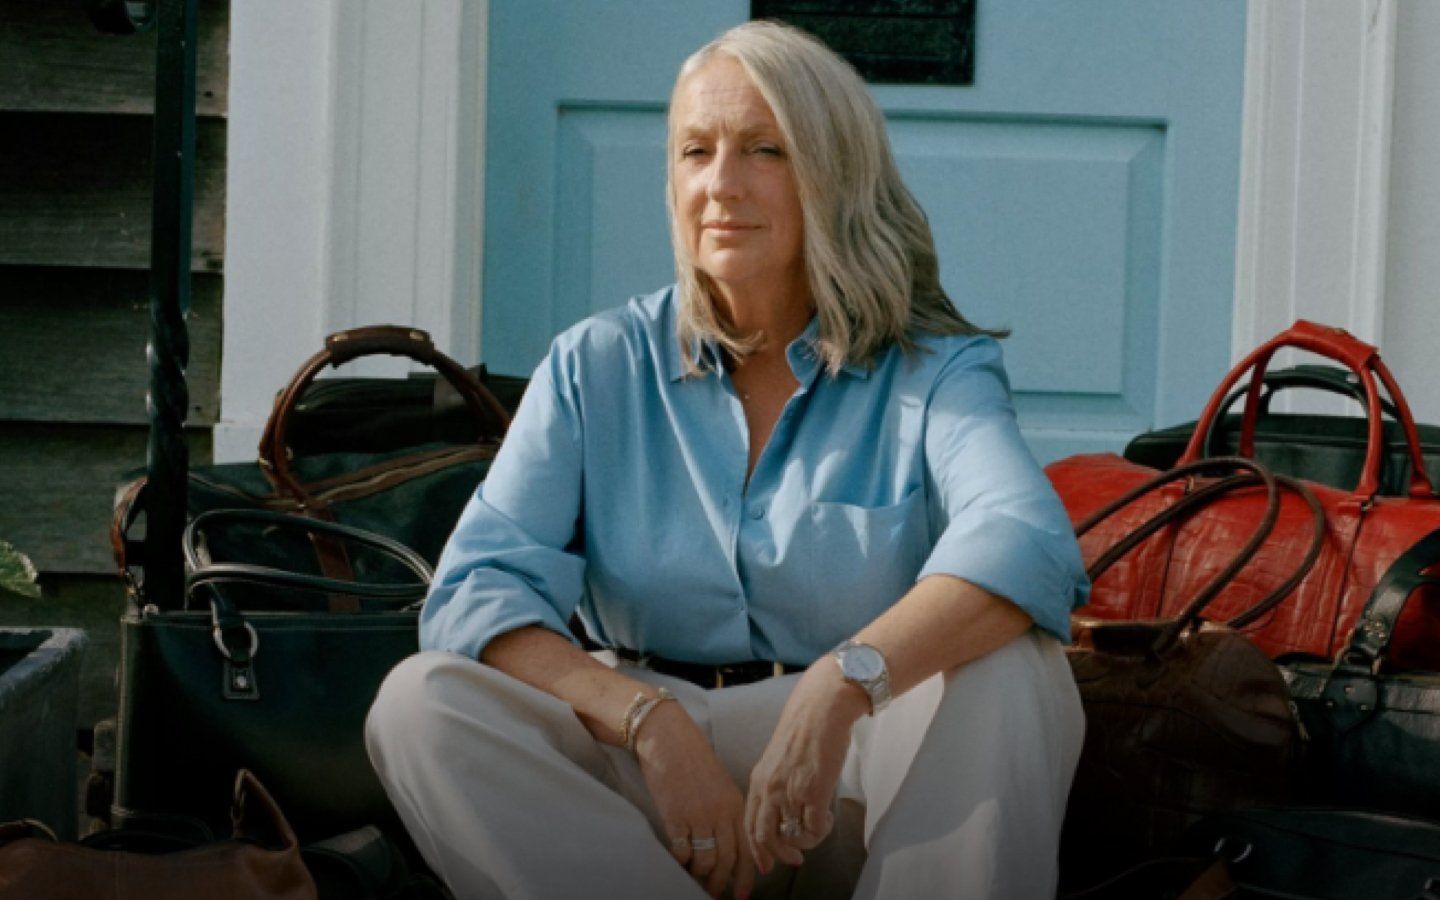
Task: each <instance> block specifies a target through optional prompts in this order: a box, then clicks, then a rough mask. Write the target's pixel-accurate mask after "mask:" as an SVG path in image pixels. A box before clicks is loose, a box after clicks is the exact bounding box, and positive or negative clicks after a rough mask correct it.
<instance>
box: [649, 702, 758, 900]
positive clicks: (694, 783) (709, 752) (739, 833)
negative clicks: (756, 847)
mask: <svg viewBox="0 0 1440 900" xmlns="http://www.w3.org/2000/svg"><path fill="white" fill-rule="evenodd" d="M635 753H636V756H637V757H638V759H639V760H640V773H641V774H642V775H643V776H644V777H645V784H646V786H647V787H648V788H649V789H650V796H651V798H652V799H653V800H654V801H655V808H656V809H657V810H658V811H659V813H660V819H661V821H663V822H664V823H665V833H666V836H667V837H668V839H669V841H670V853H671V855H672V856H674V857H675V859H676V861H678V862H679V863H680V865H682V866H684V867H685V868H686V869H688V870H689V871H690V874H691V875H693V876H695V878H696V880H698V881H699V882H701V883H702V884H703V885H704V886H705V890H706V892H708V893H709V894H710V896H712V897H719V896H720V894H721V892H723V891H724V890H725V886H726V885H727V884H731V885H732V889H731V893H732V894H733V896H734V898H735V900H746V898H748V897H749V896H750V891H751V889H752V888H753V887H754V885H755V868H754V865H753V864H752V863H751V861H750V854H749V853H748V852H747V848H746V840H745V825H744V815H745V798H744V795H743V794H741V793H740V788H739V787H738V786H737V785H736V784H735V782H734V780H733V779H731V777H730V773H729V772H727V771H726V770H725V767H724V765H722V764H721V762H720V760H719V759H718V758H717V757H716V756H715V751H714V749H713V748H712V747H711V746H710V742H709V741H708V740H707V739H706V738H705V735H704V733H703V732H701V731H700V728H699V726H697V725H696V724H695V721H694V720H693V719H691V718H690V716H689V715H688V714H687V713H686V712H685V710H684V709H683V708H682V707H681V706H680V704H679V703H662V704H660V705H659V706H657V707H656V708H655V710H654V711H653V712H652V713H651V714H650V715H649V717H647V718H646V719H645V721H644V725H643V727H642V728H641V729H640V733H639V736H638V739H637V740H636V743H635ZM709 838H713V839H714V842H715V846H714V848H713V849H703V845H704V844H705V843H706V842H707V841H706V839H709ZM682 839H683V840H682ZM697 840H698V841H700V842H701V843H702V848H694V847H692V846H691V842H694V841H697Z"/></svg>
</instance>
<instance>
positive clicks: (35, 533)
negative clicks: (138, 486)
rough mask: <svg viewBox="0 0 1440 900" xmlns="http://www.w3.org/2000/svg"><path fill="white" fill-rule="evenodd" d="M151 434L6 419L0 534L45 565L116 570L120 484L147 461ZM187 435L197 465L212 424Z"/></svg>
mask: <svg viewBox="0 0 1440 900" xmlns="http://www.w3.org/2000/svg"><path fill="white" fill-rule="evenodd" d="M146 436H147V430H146V429H144V428H140V427H135V426H105V425H51V424H30V423H17V422H0V497H4V498H5V502H4V503H3V504H0V537H3V538H4V539H5V540H7V541H9V542H10V543H11V544H13V545H15V546H16V547H17V548H19V550H20V551H21V552H22V553H25V554H27V555H28V556H29V557H30V558H31V559H32V560H33V561H34V563H35V567H36V568H37V569H39V570H40V571H42V572H61V573H77V574H78V573H93V574H104V573H109V572H113V571H114V569H115V564H114V561H113V560H112V559H111V557H110V543H109V528H110V512H111V509H112V507H113V503H114V494H115V487H116V486H117V484H118V483H119V482H120V480H121V477H122V476H123V475H124V474H125V473H127V472H129V471H131V470H133V469H138V468H143V467H144V466H145V443H146ZM187 439H188V442H189V445H190V458H191V462H192V464H197V465H199V464H204V463H205V462H208V461H209V460H210V459H211V452H210V446H211V444H210V432H209V431H208V430H197V431H193V432H190V433H188V434H187Z"/></svg>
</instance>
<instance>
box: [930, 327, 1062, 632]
mask: <svg viewBox="0 0 1440 900" xmlns="http://www.w3.org/2000/svg"><path fill="white" fill-rule="evenodd" d="M925 457H926V468H927V477H928V478H929V479H930V481H931V483H932V489H933V494H934V496H935V497H936V499H937V500H938V502H939V508H940V516H939V518H940V520H941V522H942V523H943V530H942V531H941V533H940V537H939V540H938V541H937V542H936V544H935V547H934V549H933V550H932V551H931V553H930V556H929V558H928V559H927V560H926V562H925V565H924V566H923V567H922V568H921V571H920V575H919V577H920V578H924V577H926V576H928V575H935V574H946V575H953V576H955V577H957V578H962V579H964V580H966V581H969V582H970V583H972V584H975V585H978V586H979V587H982V588H984V589H985V590H987V591H990V592H991V593H994V594H998V595H1000V596H1002V597H1005V598H1006V599H1008V600H1010V601H1011V602H1013V603H1014V604H1016V605H1017V606H1019V607H1020V608H1021V609H1023V610H1025V612H1026V613H1028V614H1029V615H1030V617H1031V618H1032V619H1033V620H1034V621H1035V623H1036V624H1037V625H1039V626H1040V627H1041V628H1043V629H1045V630H1046V631H1049V632H1050V633H1052V634H1054V635H1055V636H1056V637H1058V638H1060V639H1061V640H1062V641H1066V642H1068V641H1069V640H1070V611H1071V610H1072V609H1074V608H1075V607H1077V606H1080V605H1083V604H1084V603H1085V601H1086V599H1087V598H1088V596H1089V591H1090V584H1089V581H1088V580H1087V579H1086V577H1085V570H1084V564H1083V562H1082V560H1081V557H1080V550H1079V547H1078V546H1077V545H1076V542H1075V536H1074V532H1073V531H1072V529H1071V525H1070V520H1069V518H1068V517H1067V516H1066V514H1065V508H1064V506H1063V505H1062V504H1061V503H1060V499H1059V498H1058V497H1057V496H1056V495H1055V491H1054V488H1052V487H1051V485H1050V482H1049V480H1048V479H1047V478H1046V477H1045V473H1044V472H1043V471H1042V470H1041V468H1040V466H1039V465H1038V464H1037V463H1036V462H1035V459H1034V457H1032V456H1031V455H1030V450H1029V448H1028V447H1027V446H1026V445H1025V442H1024V439H1023V438H1022V437H1021V435H1020V428H1019V425H1018V424H1017V423H1016V421H1015V411H1014V408H1013V406H1012V405H1011V402H1010V390H1009V383H1008V380H1007V379H1006V376H1005V369H1004V364H1003V361H1002V358H1001V353H1000V347H999V345H998V344H997V343H995V342H994V341H993V340H990V339H988V338H985V339H981V340H977V341H975V342H974V343H971V344H969V345H968V346H966V347H965V348H964V349H963V350H961V351H960V352H958V353H957V354H956V355H955V356H954V357H952V358H951V359H950V360H949V361H948V362H947V363H946V365H945V368H944V370H943V371H942V372H941V374H940V376H939V378H937V379H936V382H935V385H934V388H933V390H932V392H931V396H930V399H929V403H928V405H927V414H926V423H925Z"/></svg>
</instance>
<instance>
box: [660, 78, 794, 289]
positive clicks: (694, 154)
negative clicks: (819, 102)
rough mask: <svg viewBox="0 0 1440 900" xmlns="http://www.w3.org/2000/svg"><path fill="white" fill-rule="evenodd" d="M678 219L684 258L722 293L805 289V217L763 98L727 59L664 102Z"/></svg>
mask: <svg viewBox="0 0 1440 900" xmlns="http://www.w3.org/2000/svg"><path fill="white" fill-rule="evenodd" d="M671 127H672V128H673V129H674V134H673V138H674V140H673V141H672V147H673V151H672V152H673V153H674V154H675V158H674V159H673V160H671V179H672V184H673V189H674V192H675V217H676V221H677V223H678V225H679V229H680V233H681V237H682V239H683V241H684V244H685V246H686V247H687V248H688V249H689V252H690V256H691V261H692V262H693V263H694V265H695V266H696V267H697V268H699V269H700V270H701V271H702V272H704V273H705V274H706V275H709V276H710V278H711V279H712V280H713V281H714V282H715V285H716V287H717V289H718V290H719V291H720V292H721V293H722V294H723V295H724V296H725V298H726V299H730V300H733V299H735V298H736V297H737V296H739V295H742V294H743V293H745V292H746V291H753V290H756V289H761V290H765V291H770V290H774V289H776V288H780V289H782V290H789V291H793V292H795V295H796V296H799V295H800V294H803V293H804V292H805V285H806V278H805V265H804V251H803V247H804V243H803V241H804V224H803V214H802V211H801V208H800V195H799V193H798V192H797V191H796V188H795V176H794V173H793V172H792V171H791V169H790V160H789V154H788V148H787V147H786V146H785V144H784V142H783V140H782V139H781V136H780V126H779V124H778V123H776V121H775V114H774V113H773V112H772V111H771V110H770V105H769V104H768V103H766V102H765V98H764V97H763V96H762V95H761V94H760V91H759V89H757V88H756V87H755V84H754V82H752V81H751V80H750V76H748V75H746V74H745V70H744V69H743V68H742V67H741V66H740V64H739V63H738V62H736V61H735V60H734V59H733V58H731V57H728V56H724V55H717V56H715V57H714V58H713V59H711V60H710V61H709V62H707V63H705V64H704V65H703V66H701V67H700V68H699V69H697V70H695V71H694V72H692V73H691V74H690V75H689V76H688V77H686V78H685V80H684V81H682V82H681V83H680V85H679V87H678V89H677V90H676V92H675V99H674V105H673V106H672V108H671Z"/></svg>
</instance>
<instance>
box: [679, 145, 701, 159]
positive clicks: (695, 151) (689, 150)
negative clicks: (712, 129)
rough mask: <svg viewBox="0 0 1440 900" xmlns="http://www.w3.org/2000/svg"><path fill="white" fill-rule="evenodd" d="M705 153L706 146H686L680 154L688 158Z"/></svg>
mask: <svg viewBox="0 0 1440 900" xmlns="http://www.w3.org/2000/svg"><path fill="white" fill-rule="evenodd" d="M705 153H706V150H705V148H704V147H686V148H685V149H684V150H681V151H680V155H681V156H682V157H684V158H686V159H691V158H694V157H697V156H704V155H705Z"/></svg>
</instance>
